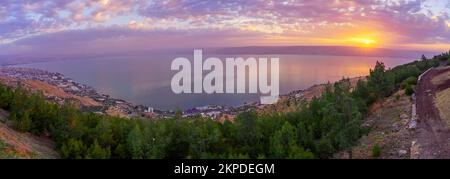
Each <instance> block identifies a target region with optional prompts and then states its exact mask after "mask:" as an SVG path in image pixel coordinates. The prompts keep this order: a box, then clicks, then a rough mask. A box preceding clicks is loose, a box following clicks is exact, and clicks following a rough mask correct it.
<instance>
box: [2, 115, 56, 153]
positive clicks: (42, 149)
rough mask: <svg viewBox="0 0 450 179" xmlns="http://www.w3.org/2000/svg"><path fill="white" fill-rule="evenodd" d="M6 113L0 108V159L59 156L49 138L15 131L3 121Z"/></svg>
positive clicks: (6, 116)
mask: <svg viewBox="0 0 450 179" xmlns="http://www.w3.org/2000/svg"><path fill="white" fill-rule="evenodd" d="M8 115H9V114H8V112H6V111H4V110H2V109H0V159H5V158H16V159H55V158H59V154H58V153H57V152H56V151H55V150H54V146H53V145H54V144H53V142H52V141H51V140H50V139H48V138H45V137H36V136H34V135H32V134H29V133H20V132H17V131H15V130H13V129H11V128H10V127H8V126H7V125H6V124H5V123H3V122H4V121H6V119H7V118H8Z"/></svg>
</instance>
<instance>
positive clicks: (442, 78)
mask: <svg viewBox="0 0 450 179" xmlns="http://www.w3.org/2000/svg"><path fill="white" fill-rule="evenodd" d="M448 79H450V71H448V72H445V73H442V74H440V75H437V76H436V77H434V78H433V79H432V80H431V82H432V83H433V85H436V86H438V85H440V84H444V83H445V82H446V81H447V80H448Z"/></svg>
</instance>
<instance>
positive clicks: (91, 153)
mask: <svg viewBox="0 0 450 179" xmlns="http://www.w3.org/2000/svg"><path fill="white" fill-rule="evenodd" d="M110 156H111V152H110V149H109V148H105V149H104V148H102V147H101V146H100V145H99V144H98V142H97V140H95V141H94V144H92V145H91V147H89V149H88V153H87V156H86V158H88V159H108V158H110Z"/></svg>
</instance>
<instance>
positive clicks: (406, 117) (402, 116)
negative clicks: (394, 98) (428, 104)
mask: <svg viewBox="0 0 450 179" xmlns="http://www.w3.org/2000/svg"><path fill="white" fill-rule="evenodd" d="M400 119H408V115H407V114H402V115H400Z"/></svg>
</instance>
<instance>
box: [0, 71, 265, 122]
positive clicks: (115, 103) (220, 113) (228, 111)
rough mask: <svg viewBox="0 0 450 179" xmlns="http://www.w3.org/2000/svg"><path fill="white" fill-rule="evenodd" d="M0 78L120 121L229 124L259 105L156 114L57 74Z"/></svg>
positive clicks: (10, 73) (7, 74)
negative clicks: (52, 91) (75, 100)
mask: <svg viewBox="0 0 450 179" xmlns="http://www.w3.org/2000/svg"><path fill="white" fill-rule="evenodd" d="M0 76H4V77H8V78H12V79H16V80H19V81H27V80H28V81H40V82H44V83H46V84H49V85H51V86H54V87H57V88H59V89H62V90H63V91H64V92H66V93H68V94H71V95H74V96H79V97H84V98H87V99H92V100H94V101H95V102H97V103H99V104H101V105H91V106H90V105H82V106H81V107H80V108H81V109H82V110H83V111H89V112H94V113H96V114H108V115H113V116H119V117H124V118H129V119H131V118H148V119H168V118H173V117H175V116H177V115H181V117H183V118H189V117H195V116H203V117H206V118H211V119H213V120H217V121H224V120H230V121H233V120H234V118H235V117H236V115H237V114H239V113H240V112H243V111H248V110H250V109H255V108H261V107H262V106H264V105H262V104H259V103H258V102H249V103H245V104H243V105H241V106H234V107H233V106H221V105H207V106H200V107H195V108H192V109H186V110H184V111H177V110H160V109H155V108H153V107H150V106H144V105H137V104H133V103H131V102H128V101H126V100H123V99H117V98H113V97H111V96H110V95H108V94H102V93H99V92H97V91H96V90H95V89H94V88H92V87H90V86H87V85H84V84H80V83H77V82H75V81H74V80H73V79H71V78H68V77H66V76H64V75H63V74H61V73H55V72H48V71H45V70H40V69H34V68H23V67H2V68H0ZM45 97H46V98H47V100H48V101H51V102H55V103H58V104H64V103H65V102H67V101H70V100H72V99H70V98H61V97H58V96H55V95H45Z"/></svg>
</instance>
